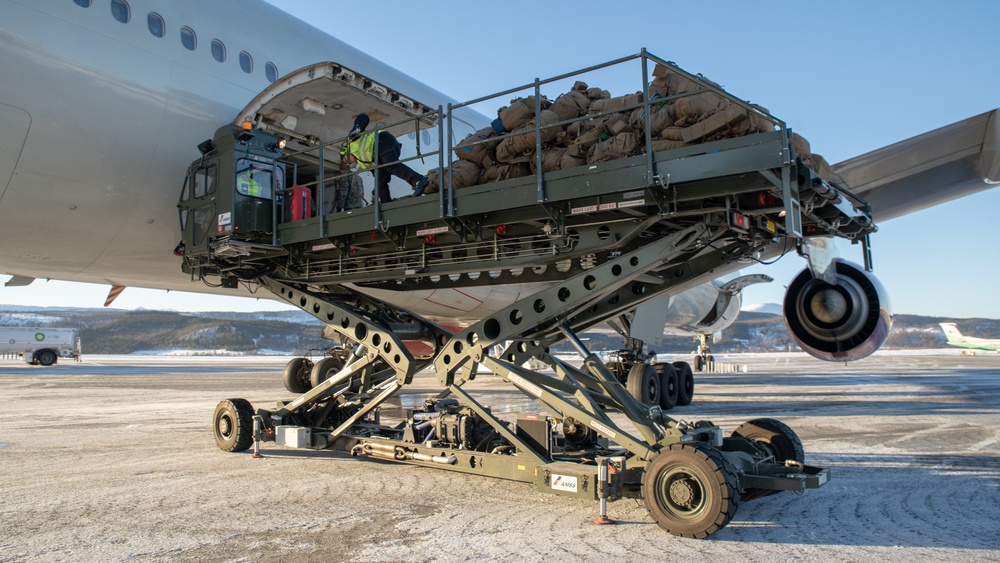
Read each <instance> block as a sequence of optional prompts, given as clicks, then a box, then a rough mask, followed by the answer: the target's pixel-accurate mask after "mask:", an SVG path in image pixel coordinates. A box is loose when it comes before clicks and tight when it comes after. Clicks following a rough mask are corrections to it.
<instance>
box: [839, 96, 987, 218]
mask: <svg viewBox="0 0 1000 563" xmlns="http://www.w3.org/2000/svg"><path fill="white" fill-rule="evenodd" d="M998 119H1000V109H995V110H992V111H988V112H986V113H983V114H980V115H977V116H975V117H970V118H968V119H965V120H962V121H959V122H957V123H952V124H951V125H946V126H944V127H941V128H940V129H935V130H933V131H929V132H927V133H924V134H922V135H917V136H916V137H912V138H910V139H907V140H905V141H900V142H898V143H895V144H892V145H889V146H887V147H883V148H881V149H878V150H874V151H872V152H869V153H867V154H863V155H860V156H856V157H854V158H851V159H849V160H845V161H844V162H840V163H838V164H836V165H834V166H833V171H834V172H835V173H836V174H838V175H839V176H840V179H841V180H842V181H843V184H844V187H846V188H847V189H848V190H850V191H851V192H852V193H854V194H856V195H858V196H860V197H861V198H863V199H865V200H867V201H868V202H869V203H871V204H872V208H873V211H874V219H875V221H876V222H878V221H885V220H886V219H892V218H894V217H899V216H900V215H905V214H907V213H913V212H914V211H919V210H921V209H924V208H926V207H931V206H933V205H938V204H940V203H944V202H946V201H950V200H952V199H957V198H960V197H963V196H967V195H971V194H974V193H976V192H979V191H982V190H986V189H989V188H990V187H993V186H995V185H997V184H1000V124H998V123H997V121H998Z"/></svg>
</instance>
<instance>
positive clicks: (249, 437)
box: [212, 399, 253, 452]
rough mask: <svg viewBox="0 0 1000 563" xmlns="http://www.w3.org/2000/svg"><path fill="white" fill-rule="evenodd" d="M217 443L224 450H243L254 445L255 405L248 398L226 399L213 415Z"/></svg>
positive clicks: (213, 431) (213, 432) (213, 430)
mask: <svg viewBox="0 0 1000 563" xmlns="http://www.w3.org/2000/svg"><path fill="white" fill-rule="evenodd" d="M212 434H213V435H214V436H215V443H216V444H218V446H219V449H220V450H222V451H224V452H242V451H246V450H247V449H248V448H250V446H251V445H253V407H252V406H251V405H250V401H247V400H246V399H225V400H223V401H220V402H219V404H218V406H216V407H215V415H214V416H213V417H212Z"/></svg>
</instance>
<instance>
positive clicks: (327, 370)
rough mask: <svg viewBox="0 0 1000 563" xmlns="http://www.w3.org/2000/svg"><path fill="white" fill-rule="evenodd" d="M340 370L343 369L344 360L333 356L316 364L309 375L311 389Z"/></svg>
mask: <svg viewBox="0 0 1000 563" xmlns="http://www.w3.org/2000/svg"><path fill="white" fill-rule="evenodd" d="M342 369H344V360H341V359H340V358H337V357H334V356H327V357H325V358H323V359H322V360H320V361H318V362H316V365H314V366H313V367H312V371H311V372H310V374H309V382H310V383H311V384H312V386H313V387H316V386H317V385H319V384H320V383H323V382H324V381H326V380H327V379H330V376H332V375H334V374H336V373H337V372H338V371H340V370H342Z"/></svg>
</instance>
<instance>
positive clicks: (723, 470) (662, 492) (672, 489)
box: [642, 443, 740, 538]
mask: <svg viewBox="0 0 1000 563" xmlns="http://www.w3.org/2000/svg"><path fill="white" fill-rule="evenodd" d="M737 483H738V481H737V477H736V468H735V467H733V465H732V464H731V463H729V462H728V461H726V459H725V458H724V457H722V454H721V453H720V452H719V450H717V449H715V448H713V447H711V446H708V445H706V444H699V443H677V444H673V445H671V446H670V448H669V449H665V450H662V451H661V452H660V454H659V455H658V456H656V457H655V458H653V461H652V462H650V463H649V465H647V466H646V471H645V472H643V474H642V501H643V503H644V504H645V505H646V510H648V511H649V515H650V516H652V517H653V519H654V520H656V523H657V524H659V526H660V527H661V528H663V529H664V530H666V531H668V532H670V533H671V534H673V535H675V536H682V537H685V538H704V537H707V536H709V535H711V534H713V533H715V532H716V531H718V530H720V529H722V528H723V527H725V526H726V524H728V523H729V521H730V520H732V519H733V516H734V515H735V514H736V509H737V508H738V507H739V503H740V493H739V489H738V484H737Z"/></svg>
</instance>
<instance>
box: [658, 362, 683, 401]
mask: <svg viewBox="0 0 1000 563" xmlns="http://www.w3.org/2000/svg"><path fill="white" fill-rule="evenodd" d="M653 368H654V369H656V374H657V375H658V376H659V378H660V408H661V409H663V410H665V411H668V410H670V409H672V408H674V405H676V404H677V393H678V392H679V391H680V382H679V381H678V379H677V370H676V369H674V366H673V365H671V364H654V365H653Z"/></svg>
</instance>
